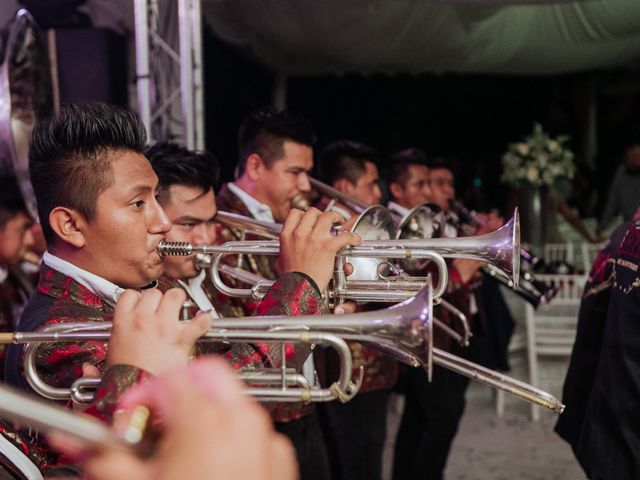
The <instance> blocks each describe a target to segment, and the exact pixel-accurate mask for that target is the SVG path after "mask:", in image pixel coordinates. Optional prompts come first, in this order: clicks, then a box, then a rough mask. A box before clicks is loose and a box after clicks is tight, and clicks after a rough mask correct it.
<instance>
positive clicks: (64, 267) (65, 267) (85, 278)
mask: <svg viewBox="0 0 640 480" xmlns="http://www.w3.org/2000/svg"><path fill="white" fill-rule="evenodd" d="M42 261H43V262H44V263H45V264H46V265H48V266H49V267H51V268H53V269H55V270H58V271H59V272H60V273H63V274H65V275H66V276H67V277H71V278H73V279H74V280H75V281H76V282H78V283H79V284H80V285H82V286H84V287H86V288H87V289H88V290H89V291H90V292H92V293H94V294H96V295H97V296H98V297H100V298H101V299H102V300H104V301H105V302H106V303H107V304H109V305H111V306H112V307H114V306H115V304H116V302H117V301H118V297H120V295H122V292H124V288H122V287H119V286H118V285H116V284H115V283H111V282H110V281H109V280H105V279H104V278H102V277H99V276H98V275H96V274H94V273H91V272H87V271H86V270H84V269H82V268H80V267H78V266H77V265H74V264H73V263H70V262H67V261H66V260H63V259H61V258H60V257H56V256H55V255H54V254H52V253H51V252H49V251H46V252H44V255H43V256H42Z"/></svg>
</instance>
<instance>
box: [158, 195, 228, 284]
mask: <svg viewBox="0 0 640 480" xmlns="http://www.w3.org/2000/svg"><path fill="white" fill-rule="evenodd" d="M160 203H161V204H162V207H163V208H164V211H165V212H166V214H167V216H168V217H169V220H171V230H170V231H169V232H167V236H166V239H167V240H168V241H170V242H188V243H192V244H194V245H211V244H212V243H214V242H215V239H216V233H215V226H214V223H213V217H214V216H215V214H216V212H217V210H218V209H217V207H216V197H215V196H214V192H213V189H212V188H210V189H209V190H207V191H204V190H203V189H202V188H200V187H190V186H187V185H172V186H171V187H169V189H168V191H167V192H166V193H164V192H163V193H162V194H161V195H160ZM194 259H195V255H190V256H188V257H171V256H170V257H165V259H164V268H165V272H166V273H167V274H168V275H170V276H171V277H173V278H176V279H188V278H192V277H195V276H196V275H197V274H198V271H197V270H196V267H195V263H194Z"/></svg>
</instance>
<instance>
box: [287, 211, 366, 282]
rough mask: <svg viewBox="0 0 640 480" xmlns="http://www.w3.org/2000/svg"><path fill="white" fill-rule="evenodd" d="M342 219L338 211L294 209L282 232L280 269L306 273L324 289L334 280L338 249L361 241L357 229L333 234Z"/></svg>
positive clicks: (358, 243)
mask: <svg viewBox="0 0 640 480" xmlns="http://www.w3.org/2000/svg"><path fill="white" fill-rule="evenodd" d="M342 220H343V219H342V216H341V215H340V214H338V213H336V212H324V213H322V212H320V210H318V209H316V208H310V209H309V210H307V211H306V212H301V211H300V210H296V209H292V210H291V211H290V212H289V215H288V216H287V219H286V220H285V222H284V226H283V227H282V232H281V233H280V256H279V257H278V263H277V267H278V270H279V271H280V272H281V273H285V272H301V273H305V274H307V275H309V276H310V277H311V278H313V280H314V281H315V282H316V284H317V285H318V288H319V289H320V291H324V290H325V289H326V288H327V285H328V284H329V280H331V276H332V274H333V267H334V261H335V256H336V253H337V252H338V250H340V249H341V248H344V247H347V246H349V245H360V244H361V243H362V237H360V235H358V234H357V233H351V232H343V233H340V234H339V235H336V236H334V235H332V234H331V227H332V226H333V225H334V224H335V223H339V222H341V221H342Z"/></svg>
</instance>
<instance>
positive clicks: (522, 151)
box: [516, 143, 529, 157]
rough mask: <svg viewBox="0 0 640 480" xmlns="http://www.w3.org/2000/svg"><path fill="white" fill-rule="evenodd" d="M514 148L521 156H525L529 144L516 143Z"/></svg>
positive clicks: (527, 152)
mask: <svg viewBox="0 0 640 480" xmlns="http://www.w3.org/2000/svg"><path fill="white" fill-rule="evenodd" d="M516 150H517V151H518V153H519V154H520V155H522V156H523V157H526V156H527V155H529V146H528V145H527V144H526V143H518V144H516Z"/></svg>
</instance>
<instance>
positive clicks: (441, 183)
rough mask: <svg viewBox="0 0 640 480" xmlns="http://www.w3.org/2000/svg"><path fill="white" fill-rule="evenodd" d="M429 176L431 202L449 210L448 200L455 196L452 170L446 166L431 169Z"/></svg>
mask: <svg viewBox="0 0 640 480" xmlns="http://www.w3.org/2000/svg"><path fill="white" fill-rule="evenodd" d="M430 177H431V180H430V182H429V185H430V186H431V194H432V196H433V202H434V203H435V204H436V205H438V206H439V207H440V208H442V209H443V210H445V211H446V210H449V202H450V201H451V200H453V199H454V198H455V196H456V190H455V186H454V183H453V172H452V171H451V170H449V169H448V168H436V169H431V171H430Z"/></svg>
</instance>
